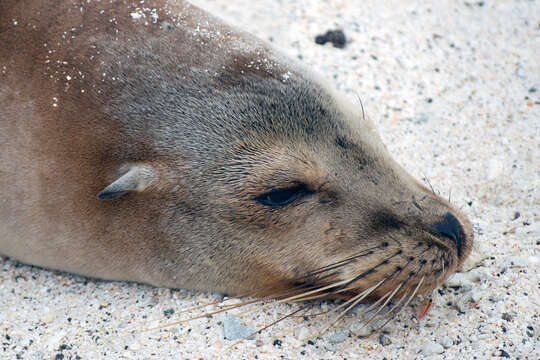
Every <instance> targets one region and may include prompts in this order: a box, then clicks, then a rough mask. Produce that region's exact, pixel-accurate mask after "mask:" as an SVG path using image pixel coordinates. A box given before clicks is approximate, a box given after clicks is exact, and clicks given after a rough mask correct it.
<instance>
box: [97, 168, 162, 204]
mask: <svg viewBox="0 0 540 360" xmlns="http://www.w3.org/2000/svg"><path fill="white" fill-rule="evenodd" d="M155 178H156V174H155V172H154V170H153V169H152V168H151V167H149V166H146V165H133V166H131V167H130V169H129V170H128V172H126V173H125V174H124V175H122V176H120V177H119V178H118V179H116V181H115V182H113V183H112V184H111V185H109V186H107V187H106V188H105V189H103V190H101V191H100V193H99V194H98V198H99V199H100V200H110V199H115V198H117V197H120V196H122V195H125V194H127V193H128V192H131V191H138V192H140V191H143V190H144V189H146V188H147V187H148V186H149V185H150V184H152V182H154V180H155Z"/></svg>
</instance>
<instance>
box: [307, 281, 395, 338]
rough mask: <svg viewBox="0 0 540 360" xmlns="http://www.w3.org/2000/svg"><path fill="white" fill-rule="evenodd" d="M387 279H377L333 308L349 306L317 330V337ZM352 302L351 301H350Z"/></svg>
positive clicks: (337, 309)
mask: <svg viewBox="0 0 540 360" xmlns="http://www.w3.org/2000/svg"><path fill="white" fill-rule="evenodd" d="M386 280H387V278H386V279H383V280H381V281H379V282H378V283H377V284H375V285H373V286H372V287H370V288H369V289H367V290H365V291H363V292H362V293H360V294H358V295H356V296H355V297H353V298H352V299H350V300H349V301H347V302H346V303H344V304H342V305H341V306H338V307H337V308H336V309H334V310H335V311H339V309H341V308H343V307H345V306H347V305H348V304H350V305H349V306H347V308H346V309H345V310H344V311H343V312H342V313H341V314H339V315H338V316H336V318H335V319H334V320H333V321H332V322H331V323H330V324H328V325H327V326H325V327H324V328H323V330H322V331H321V332H319V333H318V334H317V337H321V336H322V335H323V334H324V333H326V332H327V331H328V329H330V328H331V327H332V326H334V324H335V323H337V322H338V321H339V320H341V319H342V318H343V317H344V316H345V315H346V314H347V313H348V312H349V311H350V310H351V309H352V308H354V307H355V306H356V305H358V303H360V302H361V301H362V300H364V299H365V298H366V297H367V296H368V295H369V294H371V293H372V292H373V291H375V290H376V289H377V288H378V287H379V286H381V285H382V284H383V283H384V282H385V281H386ZM351 302H352V303H351Z"/></svg>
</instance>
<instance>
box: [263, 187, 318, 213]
mask: <svg viewBox="0 0 540 360" xmlns="http://www.w3.org/2000/svg"><path fill="white" fill-rule="evenodd" d="M286 192H291V195H290V196H289V197H287V198H285V199H284V201H272V199H271V196H272V195H279V194H280V193H286ZM313 192H314V191H312V190H310V189H309V188H308V187H307V185H305V184H301V183H300V184H298V185H296V186H290V187H285V188H277V189H272V190H270V191H268V192H266V193H264V194H261V195H259V196H257V197H255V198H254V200H255V201H257V202H259V203H261V204H263V205H266V206H271V207H275V208H278V207H283V206H286V205H288V204H290V203H292V202H294V201H296V200H298V199H300V198H303V197H305V196H307V195H310V194H312V193H313ZM285 195H286V194H285Z"/></svg>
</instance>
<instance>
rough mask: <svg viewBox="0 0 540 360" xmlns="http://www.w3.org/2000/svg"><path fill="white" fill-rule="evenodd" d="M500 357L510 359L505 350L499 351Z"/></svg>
mask: <svg viewBox="0 0 540 360" xmlns="http://www.w3.org/2000/svg"><path fill="white" fill-rule="evenodd" d="M499 357H504V358H510V354H509V353H507V352H506V351H504V350H503V349H499Z"/></svg>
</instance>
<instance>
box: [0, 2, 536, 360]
mask: <svg viewBox="0 0 540 360" xmlns="http://www.w3.org/2000/svg"><path fill="white" fill-rule="evenodd" d="M195 3H196V4H199V5H201V6H203V7H205V8H207V9H209V10H210V11H212V12H213V13H215V14H218V15H220V16H222V17H224V18H225V19H227V20H228V21H229V22H231V23H234V24H236V25H238V26H240V27H243V28H245V29H247V30H249V31H251V32H253V33H255V34H257V35H259V36H260V37H262V38H265V39H269V38H272V39H273V43H274V44H275V45H276V46H278V47H280V48H281V49H283V50H284V51H285V52H287V53H289V54H290V55H291V56H294V57H301V59H302V61H303V62H304V63H305V64H306V65H307V66H309V67H311V68H314V69H316V70H318V71H320V72H322V73H323V74H324V75H325V76H326V77H327V78H328V79H329V80H330V81H331V82H332V83H333V84H335V86H336V87H338V88H339V89H341V90H342V91H344V92H345V93H346V94H347V95H346V96H349V97H351V98H352V99H356V94H358V95H359V96H360V97H361V99H362V101H363V103H364V107H365V109H366V111H367V114H368V115H369V116H370V118H371V119H372V120H373V121H374V122H375V123H376V124H377V126H378V127H379V129H380V131H381V133H382V137H383V139H384V140H385V142H386V143H387V144H388V147H389V149H390V151H391V152H392V153H393V154H394V155H395V157H396V158H397V159H398V161H399V162H400V163H402V164H403V165H404V166H405V167H406V168H407V169H408V170H409V171H410V172H411V173H412V174H414V175H415V176H416V177H418V178H422V177H424V176H427V177H428V178H429V179H430V181H431V183H432V184H433V185H434V187H435V188H436V189H438V190H439V191H440V192H441V194H442V195H444V196H450V193H451V198H452V202H453V203H455V204H456V205H457V206H458V207H461V208H462V209H463V211H464V212H465V213H467V214H468V215H469V216H470V218H471V220H472V222H473V223H474V225H475V229H476V241H477V243H478V244H479V246H480V249H479V252H478V253H477V258H479V259H481V258H482V257H487V259H486V260H484V261H481V262H480V264H479V266H480V267H479V268H477V269H474V270H472V272H469V273H466V274H458V276H456V277H454V278H453V279H451V280H450V282H451V285H455V286H461V287H459V288H457V290H454V289H453V288H450V287H444V288H443V289H442V291H441V292H440V293H438V292H436V294H435V296H434V305H433V308H432V309H431V312H430V313H429V314H428V315H427V317H426V318H425V319H424V320H423V321H420V322H419V321H418V320H416V318H415V316H414V312H415V310H414V307H410V308H408V309H407V310H406V311H405V312H404V313H403V314H402V315H400V316H399V318H398V319H397V320H396V321H394V322H393V323H392V325H391V326H389V327H387V329H388V333H386V334H384V335H383V336H382V338H379V336H378V335H376V336H373V337H371V338H368V339H358V338H355V337H349V332H348V328H346V327H343V326H339V325H338V326H337V327H336V331H337V332H336V333H333V334H330V336H329V337H328V336H327V337H326V338H325V339H323V340H316V341H315V342H314V344H313V345H311V344H307V345H306V343H305V340H304V341H303V340H302V337H305V336H309V334H311V333H314V332H315V330H313V328H314V327H316V326H317V325H314V326H312V327H310V328H308V329H306V328H305V326H302V325H305V324H307V322H305V321H304V320H302V319H301V318H300V319H295V320H292V321H288V322H284V323H282V325H281V326H277V327H275V328H273V329H270V330H268V331H266V332H264V333H263V334H261V335H257V336H256V337H255V338H254V339H253V340H248V341H246V342H244V343H242V344H240V345H238V346H236V348H235V349H232V350H227V347H228V346H230V344H231V343H232V342H230V341H228V340H225V339H224V337H223V334H224V332H223V321H224V319H225V316H224V315H216V316H213V317H212V318H210V319H202V320H197V321H193V322H190V323H185V324H179V325H176V326H172V327H169V328H166V329H162V330H158V331H147V332H140V331H139V330H143V329H148V328H150V327H151V326H152V325H155V324H158V323H164V322H166V320H167V318H166V317H165V315H164V311H165V310H169V309H173V310H174V311H175V313H174V314H172V315H171V317H170V320H169V321H172V320H174V319H180V318H183V315H184V314H178V312H179V311H180V310H181V309H183V308H186V307H189V306H193V305H194V304H200V303H204V302H207V301H210V300H211V299H213V298H214V297H213V295H209V294H199V293H192V292H187V291H171V290H168V289H158V288H152V287H149V286H143V285H137V284H128V283H119V282H102V281H95V280H89V279H85V278H82V277H77V276H72V275H69V274H63V273H56V272H51V271H47V270H42V269H37V268H33V267H29V266H24V265H20V264H17V263H15V262H13V261H9V260H0V265H1V267H2V270H3V271H2V272H0V336H1V338H0V343H1V344H2V345H1V346H0V358H6V359H13V358H16V357H17V356H20V358H22V359H51V358H52V359H54V358H56V359H60V358H62V356H63V358H64V359H69V358H73V359H75V358H78V357H77V356H79V357H80V358H84V359H99V358H108V359H115V358H121V359H132V358H134V359H164V358H173V359H197V358H204V359H213V358H219V357H222V358H234V359H239V358H245V359H248V358H249V359H253V358H255V356H258V358H259V359H280V358H281V359H340V358H347V359H367V358H369V359H385V358H386V359H413V358H429V359H475V358H476V359H488V358H492V357H495V358H498V357H501V356H502V358H505V357H506V356H508V357H509V358H511V359H531V360H532V359H539V358H540V345H539V343H540V291H539V286H540V277H539V270H538V269H539V266H540V242H539V241H540V193H539V191H540V190H539V189H540V140H539V139H540V101H539V100H540V96H539V95H540V61H539V59H540V23H539V21H540V5H539V3H538V1H509V0H506V1H502V0H501V1H494V0H488V1H485V2H483V5H482V6H480V4H481V3H479V2H477V1H472V2H470V3H468V2H465V1H459V2H447V1H433V2H426V1H420V0H418V1H397V0H396V1H392V2H386V1H381V0H369V1H359V0H358V1H357V0H329V1H320V0H301V1H300V0H298V1H291V0H287V1H282V0H265V1H259V0H258V1H253V0H234V1H233V0H227V1H219V2H218V1H217V0H216V1H210V0H199V1H195ZM219 4H226V5H219ZM336 27H339V28H342V29H343V30H344V31H345V34H346V35H347V36H348V38H349V39H350V40H351V42H350V44H349V45H348V46H347V47H346V48H345V49H344V50H340V49H335V48H333V47H332V46H331V45H329V44H327V45H326V46H319V45H316V44H315V43H314V41H313V39H314V37H315V35H317V34H320V33H323V32H326V30H328V29H333V28H336ZM534 89H537V90H536V91H534ZM518 213H519V214H518ZM517 215H519V216H517ZM0 236H1V235H0ZM478 254H480V255H483V256H480V255H478ZM478 261H479V260H477V261H476V262H478ZM329 306H332V305H331V304H328V303H322V304H318V305H314V308H313V311H315V312H316V311H320V310H321V309H324V308H327V307H329ZM416 306H417V303H416ZM294 309H296V306H289V305H281V306H269V307H266V308H262V307H261V306H260V305H259V306H255V307H249V308H247V309H246V310H247V312H246V313H245V315H244V316H243V317H241V320H242V321H243V322H245V323H246V324H247V325H250V326H253V327H260V326H262V325H264V324H267V323H270V322H272V321H274V320H275V319H277V318H278V317H279V316H280V315H283V314H286V313H288V312H290V311H292V310H294ZM237 314H238V312H237ZM325 321H328V319H327V318H325V319H321V322H320V323H319V324H323V323H324V322H325ZM319 326H320V325H319ZM275 340H281V345H277V343H276V345H273V343H274V341H275ZM328 340H330V341H328ZM383 344H385V345H383ZM428 354H431V355H428Z"/></svg>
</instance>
